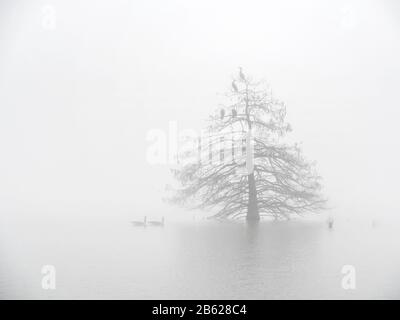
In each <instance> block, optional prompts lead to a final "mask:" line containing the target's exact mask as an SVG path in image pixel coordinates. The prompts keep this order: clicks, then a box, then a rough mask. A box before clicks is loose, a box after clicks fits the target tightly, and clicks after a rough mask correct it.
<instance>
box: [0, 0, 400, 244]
mask: <svg viewBox="0 0 400 320" xmlns="http://www.w3.org/2000/svg"><path fill="white" fill-rule="evenodd" d="M399 38H400V5H399V4H398V2H397V1H395V0H380V1H375V0H374V1H369V0H368V1H361V0H360V1H344V0H338V1H334V2H333V1H328V0H323V1H321V0H319V1H309V0H303V1H294V0H291V1H287V0H284V1H253V0H251V1H246V2H243V1H232V0H230V1H218V2H216V1H209V0H206V1H183V0H180V1H178V0H173V1H168V2H165V1H122V0H116V1H112V2H110V1H104V0H100V1H99V0H97V1H95V0H84V1H77V0H76V1H50V0H49V1H27V0H25V1H22V0H19V1H18V0H17V1H11V0H2V1H1V3H0V224H1V225H2V228H3V230H5V229H7V228H8V226H9V225H8V223H11V222H10V221H11V220H12V221H14V222H13V224H15V223H17V224H18V222H20V221H31V220H35V221H42V220H43V221H46V219H50V220H57V221H63V220H64V219H69V218H74V219H82V220H92V219H95V218H99V217H102V218H104V217H105V218H107V219H116V220H120V221H127V222H128V221H129V220H131V219H133V218H134V217H141V216H143V215H146V214H148V215H155V216H166V217H171V219H172V217H173V218H174V219H178V220H179V219H186V218H187V217H188V216H191V215H192V213H190V212H187V211H186V210H184V209H181V208H176V207H172V206H170V205H169V204H166V203H165V202H163V200H162V199H163V197H164V196H165V192H164V190H165V185H166V184H168V183H170V182H171V180H172V177H171V174H170V167H171V166H170V164H167V163H166V164H159V165H154V164H151V163H149V161H148V159H147V158H146V152H147V150H148V148H149V146H150V145H151V143H152V142H151V141H149V139H148V134H149V132H150V131H151V130H153V129H160V130H163V131H164V132H165V133H166V135H167V136H168V128H169V124H170V122H176V123H177V125H178V129H179V130H185V129H194V130H200V129H201V128H202V127H203V126H204V124H205V122H204V121H205V119H206V118H207V117H208V115H209V114H210V113H212V112H213V110H214V109H215V108H216V107H217V106H218V104H219V103H220V102H221V94H223V93H224V92H226V91H227V90H229V88H230V83H231V78H232V76H233V75H234V74H236V73H237V72H238V67H239V66H241V67H243V69H244V71H245V72H246V73H248V74H250V75H252V76H253V77H254V78H262V79H265V81H266V82H267V83H268V84H269V85H270V87H271V88H272V90H273V93H274V95H275V96H276V97H277V98H279V99H281V100H283V101H284V102H285V103H286V105H287V113H288V115H287V118H288V121H289V122H290V123H291V125H292V127H293V132H291V133H290V135H291V138H292V139H293V140H294V141H299V142H302V146H303V149H304V153H305V155H306V156H307V158H309V159H310V160H316V161H317V170H318V173H319V174H320V175H321V176H322V177H323V186H324V189H323V192H324V194H325V195H326V197H327V198H328V207H329V210H328V211H326V212H325V213H324V214H325V215H326V214H329V215H333V216H335V217H337V218H338V219H353V220H360V221H370V219H377V220H379V221H380V222H382V223H383V224H385V223H386V224H391V223H392V221H395V222H398V221H399V220H400V219H399V217H400V216H399V214H400V210H399V209H400V204H399V200H398V196H397V195H398V181H399V179H400V173H399V170H398V163H399V162H400V151H399V140H398V137H399V136H400V126H399V125H398V121H399V118H400V95H399V90H398V86H399V83H400V61H399V58H398V57H399V56H400V41H399ZM205 214H207V213H205ZM366 223H369V222H366ZM7 234H8V233H7ZM11 239H12V235H10V234H8V236H7V237H6V233H4V232H3V233H2V234H0V242H3V246H6V244H7V243H8V244H9V245H10V246H11V247H6V248H5V249H4V250H7V251H10V250H12V245H11V244H10V243H12V241H11ZM397 241H398V239H397Z"/></svg>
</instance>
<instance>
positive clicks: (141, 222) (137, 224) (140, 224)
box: [132, 216, 147, 227]
mask: <svg viewBox="0 0 400 320" xmlns="http://www.w3.org/2000/svg"><path fill="white" fill-rule="evenodd" d="M146 219H147V218H146V216H144V218H143V221H132V224H133V225H134V226H135V227H145V226H146Z"/></svg>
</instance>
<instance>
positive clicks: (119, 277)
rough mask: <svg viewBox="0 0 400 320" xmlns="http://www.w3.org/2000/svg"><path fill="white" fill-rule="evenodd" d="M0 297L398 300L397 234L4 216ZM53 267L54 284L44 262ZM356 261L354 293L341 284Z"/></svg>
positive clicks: (291, 225) (317, 226)
mask: <svg viewBox="0 0 400 320" xmlns="http://www.w3.org/2000/svg"><path fill="white" fill-rule="evenodd" d="M0 231H1V236H0V241H1V242H0V257H1V264H0V298H3V299H4V298H22V299H24V298H38V299H54V298H58V299H67V298H74V299H83V298H94V299H96V298H110V299H114V298H115V299H117V298H118V299H158V298H159V299H185V298H187V299H194V298H204V299H292V298H293V299H298V298H299V299H306V298H313V299H322V298H331V299H338V298H339V299H340V298H344V299H354V298H378V299H379V298H400V290H399V289H400V281H399V280H400V279H399V275H400V271H399V270H400V268H399V266H400V263H399V262H400V260H399V254H398V252H399V250H398V249H399V244H398V241H393V240H394V239H396V240H397V236H396V231H394V230H389V229H384V228H375V229H374V228H371V227H370V226H351V225H346V224H345V223H343V224H342V225H340V224H339V223H338V224H335V228H334V229H333V230H329V228H328V227H327V225H326V223H324V222H305V221H293V222H265V223H261V224H260V225H255V226H246V225H245V224H236V223H210V222H207V223H191V224H189V223H188V224H184V223H172V222H171V223H167V224H166V226H165V227H164V228H150V227H147V228H143V227H142V228H139V227H136V228H135V227H132V226H131V225H130V224H129V223H127V222H124V221H115V220H114V221H105V220H98V221H95V222H82V221H79V222H78V221H58V222H54V221H53V222H47V223H43V222H41V223H39V222H31V221H30V222H29V223H27V222H26V223H25V224H22V223H21V222H16V221H14V222H8V223H6V224H2V226H1V227H0ZM46 264H50V265H54V266H55V267H56V271H57V273H56V276H57V278H56V279H57V288H56V290H43V289H42V288H41V279H42V275H41V267H42V266H43V265H46ZM343 265H353V266H354V267H355V268H356V272H357V273H356V284H357V287H356V290H344V289H343V288H342V286H341V281H342V277H343V274H342V273H341V269H342V267H343Z"/></svg>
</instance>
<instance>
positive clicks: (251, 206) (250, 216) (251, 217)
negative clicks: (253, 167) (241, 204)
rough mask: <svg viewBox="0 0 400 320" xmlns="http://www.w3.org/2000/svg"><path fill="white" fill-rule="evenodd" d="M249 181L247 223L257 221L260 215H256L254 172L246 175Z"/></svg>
mask: <svg viewBox="0 0 400 320" xmlns="http://www.w3.org/2000/svg"><path fill="white" fill-rule="evenodd" d="M248 179H249V180H248V181H249V203H248V206H247V216H246V220H247V221H259V220H260V214H259V213H258V204H257V190H256V181H255V179H254V172H253V173H251V174H249V175H248Z"/></svg>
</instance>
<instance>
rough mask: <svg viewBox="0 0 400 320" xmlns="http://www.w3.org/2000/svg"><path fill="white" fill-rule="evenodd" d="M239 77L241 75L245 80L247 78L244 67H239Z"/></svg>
mask: <svg viewBox="0 0 400 320" xmlns="http://www.w3.org/2000/svg"><path fill="white" fill-rule="evenodd" d="M239 77H240V79H241V80H243V81H245V80H246V77H245V76H244V73H243V70H242V67H239Z"/></svg>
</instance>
